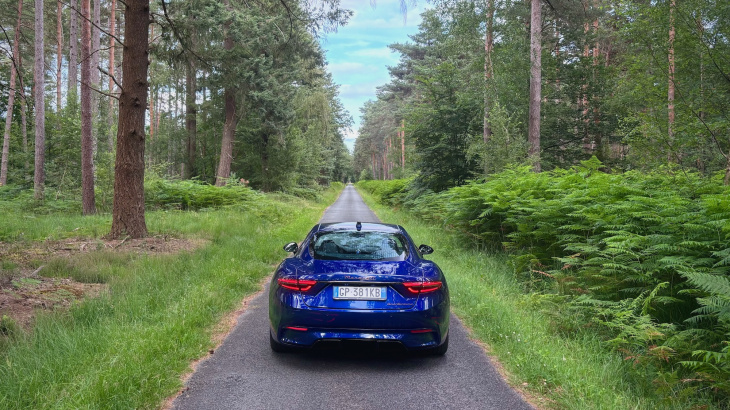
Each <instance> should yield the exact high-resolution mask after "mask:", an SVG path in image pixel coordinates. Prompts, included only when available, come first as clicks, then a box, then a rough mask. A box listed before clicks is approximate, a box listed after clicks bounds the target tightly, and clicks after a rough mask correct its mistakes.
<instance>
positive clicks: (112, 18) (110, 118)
mask: <svg viewBox="0 0 730 410" xmlns="http://www.w3.org/2000/svg"><path fill="white" fill-rule="evenodd" d="M116 13H117V0H112V7H111V11H110V15H109V94H112V95H114V92H115V90H114V75H115V74H114V57H115V55H114V53H115V52H116V50H115V48H116V47H115V46H116V41H117V40H116V39H115V38H114V37H115V36H116V30H117V14H116ZM114 101H115V100H114V98H109V112H108V113H107V123H108V124H109V152H113V151H114Z"/></svg>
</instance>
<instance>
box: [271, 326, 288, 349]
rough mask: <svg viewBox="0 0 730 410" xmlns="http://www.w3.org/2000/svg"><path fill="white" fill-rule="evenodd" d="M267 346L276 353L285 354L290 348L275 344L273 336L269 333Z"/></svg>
mask: <svg viewBox="0 0 730 410" xmlns="http://www.w3.org/2000/svg"><path fill="white" fill-rule="evenodd" d="M269 345H270V346H271V350H273V351H275V352H276V353H286V352H290V351H291V348H290V347H289V346H287V345H285V344H283V343H279V342H277V341H276V340H275V339H274V336H272V335H271V331H269Z"/></svg>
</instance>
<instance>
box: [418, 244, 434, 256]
mask: <svg viewBox="0 0 730 410" xmlns="http://www.w3.org/2000/svg"><path fill="white" fill-rule="evenodd" d="M418 250H419V251H420V252H421V254H423V255H430V254H432V253H433V248H432V247H430V246H428V245H421V246H419V247H418Z"/></svg>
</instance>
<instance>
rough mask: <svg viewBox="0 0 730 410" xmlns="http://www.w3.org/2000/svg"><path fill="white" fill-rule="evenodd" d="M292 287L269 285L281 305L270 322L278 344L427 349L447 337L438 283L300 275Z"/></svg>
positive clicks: (443, 290) (443, 291) (443, 292)
mask: <svg viewBox="0 0 730 410" xmlns="http://www.w3.org/2000/svg"><path fill="white" fill-rule="evenodd" d="M401 263H402V262H401ZM360 266H361V267H362V264H361V265H360ZM378 268H379V269H382V266H379V267H378ZM296 283H297V279H293V278H280V279H277V282H276V283H272V286H275V287H276V290H275V291H274V292H272V296H273V297H274V298H275V299H276V300H283V301H286V303H281V304H276V305H277V306H278V308H279V309H280V310H279V311H278V312H276V313H275V315H274V316H275V317H276V321H275V322H272V325H273V328H274V329H273V330H274V331H276V336H277V340H278V341H279V342H281V343H285V344H289V345H295V346H312V345H314V344H315V343H317V342H320V341H327V342H332V341H343V340H370V341H388V342H399V343H401V344H402V345H403V346H405V347H406V348H408V349H428V348H434V347H437V346H439V345H440V344H441V343H442V342H443V340H444V338H445V337H446V335H447V333H448V325H449V314H448V312H449V304H448V289H447V287H446V284H445V282H443V281H438V280H431V281H425V280H423V278H422V277H416V276H411V275H397V276H390V275H387V274H386V275H382V274H381V275H372V274H369V273H363V274H355V275H354V274H352V273H347V274H334V275H333V274H326V275H316V274H315V275H302V276H301V277H300V278H299V279H298V284H296Z"/></svg>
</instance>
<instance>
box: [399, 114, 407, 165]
mask: <svg viewBox="0 0 730 410" xmlns="http://www.w3.org/2000/svg"><path fill="white" fill-rule="evenodd" d="M400 167H401V168H402V169H403V172H404V173H403V175H404V176H405V169H406V120H401V122H400Z"/></svg>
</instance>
